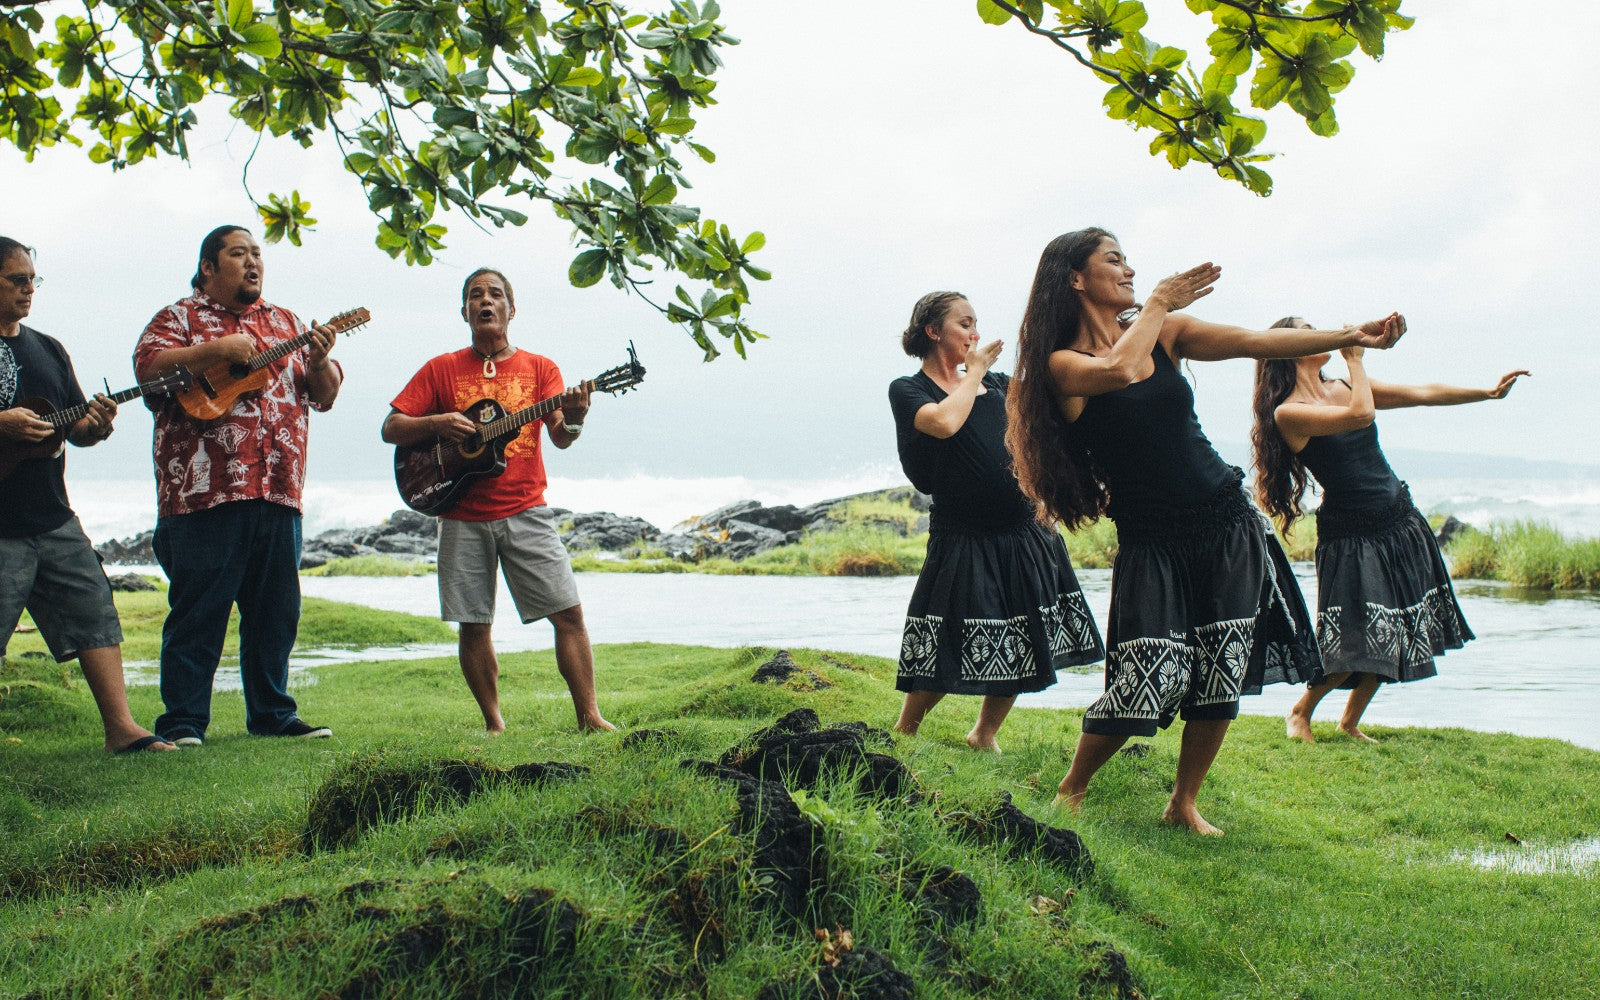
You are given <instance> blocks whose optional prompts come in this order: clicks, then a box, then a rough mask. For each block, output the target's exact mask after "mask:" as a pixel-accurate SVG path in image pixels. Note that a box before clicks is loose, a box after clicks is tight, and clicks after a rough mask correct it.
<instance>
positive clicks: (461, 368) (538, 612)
mask: <svg viewBox="0 0 1600 1000" xmlns="http://www.w3.org/2000/svg"><path fill="white" fill-rule="evenodd" d="M516 314H517V308H516V300H515V299H514V298H513V296H512V292H511V283H510V282H509V281H507V280H506V277H505V275H503V274H501V273H500V272H499V271H496V270H493V269H491V268H486V267H485V268H479V269H478V270H476V271H474V272H472V274H470V275H468V276H467V281H466V284H465V285H463V286H462V289H461V317H462V318H463V319H465V320H466V321H467V325H468V326H469V327H471V328H472V344H471V346H470V347H467V348H466V349H464V350H459V351H452V352H450V353H448V354H441V355H439V356H438V357H436V358H434V359H432V360H431V361H429V362H428V363H427V364H425V365H423V366H422V368H421V370H420V371H418V372H417V373H416V374H415V375H413V376H412V377H411V381H410V382H408V383H406V387H405V388H404V389H402V390H401V391H400V395H398V396H396V397H395V398H394V399H393V401H392V402H391V403H390V405H391V406H393V407H394V409H393V410H392V411H390V413H389V416H388V418H387V419H385V420H384V422H383V439H384V440H385V441H387V442H389V443H390V444H395V445H419V444H431V443H433V442H435V441H445V442H449V443H452V444H453V443H456V442H459V441H462V440H464V439H465V438H466V437H467V436H469V435H471V434H472V433H473V432H474V431H476V430H477V425H476V424H475V423H474V422H473V420H472V419H471V418H469V417H468V416H467V415H466V414H465V413H463V412H462V411H464V410H468V409H469V408H471V407H472V405H473V404H474V403H476V402H478V401H479V400H483V399H493V400H495V401H497V402H498V403H499V404H500V405H501V406H502V407H503V408H504V409H505V410H506V411H507V412H514V411H516V410H521V409H524V408H526V407H528V406H531V405H532V404H534V403H538V402H540V401H541V400H545V399H549V398H550V397H552V396H556V395H560V396H561V406H560V408H559V409H557V410H555V411H553V412H551V413H550V414H549V415H548V416H546V417H545V418H544V420H543V424H544V426H545V428H546V430H547V431H548V433H549V435H550V443H551V444H553V445H555V446H556V447H557V448H569V447H571V446H572V442H574V441H576V440H577V439H578V435H579V434H580V433H581V432H582V431H583V418H584V415H585V414H587V413H588V412H589V392H588V390H587V389H584V388H581V387H580V388H577V389H568V390H565V391H563V389H562V386H561V371H560V369H558V368H557V367H556V365H555V362H553V361H551V360H550V359H549V358H545V357H540V356H539V355H537V354H531V353H529V352H527V351H521V350H518V349H517V348H515V347H513V346H511V344H510V343H509V341H508V333H509V328H510V325H511V319H512V317H514V316H516ZM505 461H506V468H505V471H504V472H502V473H501V474H500V475H498V476H485V477H481V478H479V479H477V480H476V481H475V482H473V483H472V484H471V485H470V486H468V487H467V490H466V492H465V493H464V494H463V495H462V496H461V498H460V499H459V500H458V501H457V502H456V504H455V505H454V506H453V507H451V508H450V509H449V510H448V511H446V512H445V513H444V515H442V517H441V519H440V522H439V608H440V617H442V618H443V619H444V620H445V621H453V622H458V623H460V626H461V632H460V637H459V643H460V655H461V672H462V674H463V675H465V676H466V679H467V687H468V688H470V689H471V690H472V696H473V698H475V699H477V702H478V708H479V709H480V710H482V712H483V723H484V726H485V727H486V728H487V729H488V730H489V732H491V733H498V732H502V731H504V730H505V728H506V724H505V720H504V719H503V718H501V715H500V689H499V677H500V662H499V660H498V659H497V658H496V657H495V652H494V642H493V639H492V637H491V634H490V629H491V626H492V625H493V622H494V601H495V570H496V568H497V567H498V568H499V569H500V570H501V571H503V573H504V575H505V579H506V585H507V587H509V588H510V590H511V596H512V599H513V600H514V601H515V602H516V606H517V613H518V615H520V616H521V618H522V621H523V623H524V624H526V623H528V622H534V621H538V620H539V619H540V618H548V619H549V620H550V624H551V625H552V626H554V627H555V635H556V666H557V667H558V668H559V669H560V670H561V676H562V678H563V679H565V680H566V682H567V690H568V691H569V692H570V693H571V695H572V705H573V708H574V709H575V710H576V711H577V714H578V728H579V729H613V728H615V727H613V726H612V725H611V723H609V722H607V721H606V720H605V719H604V718H603V717H602V716H601V715H600V707H599V705H598V703H597V702H596V701H595V691H594V653H593V652H592V650H591V649H590V647H589V632H588V629H586V628H585V627H584V624H583V606H582V605H581V604H579V603H578V586H577V581H576V580H575V579H574V578H573V576H572V563H571V561H570V560H569V559H568V558H567V550H566V548H565V547H564V546H563V545H562V544H561V536H560V534H559V533H558V532H557V531H556V526H555V519H554V517H553V516H552V515H551V514H550V508H549V507H547V506H546V505H545V501H544V488H545V484H546V480H545V474H544V458H543V454H542V450H541V440H540V437H539V424H538V423H534V424H532V425H531V427H530V428H525V429H524V430H523V431H521V432H520V433H518V434H517V436H516V437H515V438H513V439H512V440H511V441H509V442H508V443H507V444H506V448H505Z"/></svg>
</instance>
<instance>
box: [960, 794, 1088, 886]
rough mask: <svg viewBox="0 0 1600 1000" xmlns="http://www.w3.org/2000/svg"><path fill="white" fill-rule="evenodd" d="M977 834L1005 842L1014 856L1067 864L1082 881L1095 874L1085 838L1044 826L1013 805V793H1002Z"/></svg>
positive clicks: (977, 828) (1047, 825)
mask: <svg viewBox="0 0 1600 1000" xmlns="http://www.w3.org/2000/svg"><path fill="white" fill-rule="evenodd" d="M976 832H978V833H980V834H981V835H983V836H985V837H986V838H988V839H990V840H994V841H997V842H1004V843H1006V844H1007V845H1009V847H1010V849H1011V851H1012V852H1013V853H1015V854H1030V853H1037V854H1038V855H1039V856H1041V857H1045V858H1049V859H1050V860H1052V861H1057V862H1059V863H1061V864H1062V865H1065V866H1066V867H1067V868H1068V869H1069V870H1070V871H1071V872H1072V873H1073V875H1074V876H1075V877H1076V878H1077V879H1079V880H1080V881H1081V880H1083V879H1087V878H1088V877H1089V876H1090V875H1092V874H1093V873H1094V861H1093V860H1092V859H1091V858H1090V857H1089V848H1088V847H1087V846H1085V845H1084V843H1083V839H1082V838H1081V837H1079V836H1078V835H1077V834H1076V833H1075V832H1073V831H1072V830H1067V829H1064V828H1062V827H1059V826H1051V825H1050V824H1048V823H1041V822H1039V821H1038V820H1036V819H1034V818H1033V817H1032V816H1029V815H1028V814H1027V813H1024V812H1023V811H1022V810H1021V809H1018V808H1017V807H1016V806H1015V805H1013V804H1012V802H1011V793H1010V792H1001V793H1000V804H999V805H997V806H995V808H994V809H992V810H990V812H989V814H988V815H987V816H985V817H984V818H983V819H982V820H980V821H979V823H978V825H977V827H976Z"/></svg>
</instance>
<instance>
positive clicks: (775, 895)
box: [683, 760, 826, 918]
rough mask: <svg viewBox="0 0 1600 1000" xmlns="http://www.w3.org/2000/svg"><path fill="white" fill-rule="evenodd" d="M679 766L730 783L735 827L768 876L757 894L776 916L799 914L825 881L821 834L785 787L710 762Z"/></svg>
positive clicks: (693, 762)
mask: <svg viewBox="0 0 1600 1000" xmlns="http://www.w3.org/2000/svg"><path fill="white" fill-rule="evenodd" d="M683 766H684V767H685V768H688V769H690V770H693V771H694V772H695V773H697V774H702V775H705V776H707V777H711V778H720V779H722V780H724V781H730V782H732V783H733V785H734V788H735V789H736V793H737V796H738V801H739V820H738V823H737V829H738V831H739V832H740V833H741V834H750V835H752V836H753V837H754V839H755V845H756V851H755V866H756V868H757V869H759V870H760V871H762V872H763V873H766V874H768V875H770V876H771V881H770V882H768V883H767V884H766V885H764V886H762V887H761V888H760V889H758V890H757V891H758V892H759V893H760V894H761V895H762V896H763V897H765V899H766V901H767V905H769V906H770V907H771V908H773V909H775V910H777V911H778V912H780V913H783V914H786V915H788V916H790V917H796V918H798V917H800V916H802V915H803V914H804V913H805V912H806V907H807V901H808V900H809V898H810V895H811V890H812V888H813V886H814V885H817V884H819V883H820V882H821V881H822V880H823V878H824V877H825V872H826V860H825V858H824V857H823V854H822V843H821V839H822V838H821V836H820V834H819V833H818V831H817V829H816V828H815V827H814V826H812V824H811V821H810V820H808V819H806V817H805V815H804V814H803V813H801V812H800V807H799V806H797V805H795V802H794V799H793V798H791V797H790V795H789V791H788V789H786V788H784V787H783V785H782V784H780V783H779V782H776V781H763V780H761V779H759V778H755V777H752V776H750V775H749V774H746V773H745V772H743V771H739V770H735V769H734V768H731V767H724V766H722V765H721V764H713V763H711V762H710V761H704V760H686V761H684V762H683Z"/></svg>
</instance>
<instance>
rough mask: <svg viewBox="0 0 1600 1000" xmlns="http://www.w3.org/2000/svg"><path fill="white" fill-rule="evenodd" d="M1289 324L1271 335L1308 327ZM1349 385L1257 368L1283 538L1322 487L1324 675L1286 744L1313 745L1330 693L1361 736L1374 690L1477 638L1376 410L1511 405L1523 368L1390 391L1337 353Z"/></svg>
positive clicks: (1258, 421)
mask: <svg viewBox="0 0 1600 1000" xmlns="http://www.w3.org/2000/svg"><path fill="white" fill-rule="evenodd" d="M1309 325H1310V324H1308V323H1306V322H1305V320H1302V319H1300V318H1298V317H1289V318H1287V319H1282V320H1279V321H1278V322H1277V323H1274V324H1273V326H1274V327H1275V328H1283V329H1308V328H1309ZM1340 354H1342V355H1343V356H1344V360H1345V364H1346V366H1347V367H1348V368H1349V371H1350V378H1349V379H1348V380H1345V379H1330V378H1327V377H1326V376H1324V375H1323V374H1322V366H1323V365H1325V364H1327V363H1328V360H1329V355H1327V354H1313V355H1309V356H1307V357H1303V358H1300V359H1299V360H1297V361H1287V360H1271V361H1261V362H1258V363H1257V365H1256V391H1255V429H1254V430H1253V431H1252V433H1251V439H1252V442H1253V444H1254V446H1255V461H1256V493H1257V496H1258V497H1259V498H1260V501H1261V506H1262V507H1263V508H1265V509H1266V511H1267V513H1269V514H1271V515H1272V517H1273V518H1274V519H1276V520H1277V522H1278V524H1279V526H1280V527H1282V528H1284V529H1285V530H1287V529H1288V528H1289V526H1290V525H1291V524H1293V523H1294V521H1295V519H1296V518H1298V517H1299V516H1300V515H1301V513H1302V511H1301V507H1300V502H1301V499H1302V497H1303V496H1304V495H1305V489H1306V474H1307V473H1308V472H1309V473H1310V474H1311V475H1312V476H1314V477H1315V478H1316V481H1317V484H1318V485H1319V486H1320V487H1321V488H1322V505H1321V506H1320V507H1319V508H1318V509H1317V644H1318V646H1320V647H1321V650H1322V661H1323V671H1324V673H1323V674H1322V676H1319V677H1317V678H1316V679H1314V680H1313V681H1312V682H1311V684H1310V685H1309V686H1308V687H1307V688H1306V693H1305V695H1304V696H1303V697H1301V699H1300V700H1299V701H1298V702H1297V703H1296V704H1295V706H1294V708H1293V709H1291V710H1290V711H1289V715H1288V717H1287V719H1286V723H1287V728H1288V732H1289V735H1290V736H1291V737H1294V738H1295V739H1299V740H1304V741H1305V742H1307V743H1314V742H1316V741H1315V739H1314V738H1313V737H1312V735H1311V713H1312V712H1314V711H1316V708H1317V703H1318V702H1320V701H1321V700H1322V699H1323V697H1324V696H1325V695H1326V694H1327V693H1328V692H1329V691H1332V690H1333V689H1334V688H1337V687H1346V688H1351V689H1352V690H1351V692H1350V698H1349V700H1348V701H1347V702H1346V703H1345V708H1344V715H1343V716H1342V717H1341V718H1340V720H1339V728H1340V729H1341V730H1343V731H1344V732H1346V733H1348V734H1349V735H1350V736H1353V737H1355V738H1356V739H1358V740H1366V741H1368V742H1376V741H1375V740H1373V739H1372V738H1371V737H1370V736H1368V735H1366V734H1365V733H1363V732H1362V731H1361V729H1360V722H1361V714H1362V712H1364V711H1366V708H1367V704H1368V703H1369V702H1371V701H1372V696H1373V695H1374V694H1375V693H1376V692H1377V690H1378V685H1380V684H1389V683H1394V682H1405V681H1415V680H1421V679H1422V678H1424V677H1432V676H1434V674H1435V673H1437V670H1436V669H1435V667H1434V663H1433V659H1434V657H1436V656H1439V655H1442V654H1443V653H1444V652H1445V650H1447V649H1460V648H1461V647H1462V645H1463V644H1464V643H1466V642H1467V641H1468V640H1470V639H1472V638H1473V635H1472V630H1471V629H1470V628H1468V627H1467V623H1466V620H1465V619H1464V618H1463V617H1462V615H1461V606H1460V605H1459V604H1457V603H1456V595H1455V590H1454V589H1453V588H1452V587H1451V586H1450V574H1449V572H1448V571H1447V570H1446V569H1445V565H1444V558H1443V557H1442V556H1441V555H1440V554H1439V543H1438V542H1436V541H1435V540H1434V537H1433V531H1432V529H1430V528H1429V527H1428V522H1427V521H1426V520H1424V519H1423V517H1422V515H1421V514H1420V513H1419V512H1418V511H1417V508H1416V507H1415V506H1414V505H1413V504H1412V502H1411V491H1410V490H1408V489H1407V488H1406V484H1405V483H1403V482H1401V481H1400V480H1399V478H1397V477H1396V476H1395V474H1394V470H1393V469H1391V468H1390V467H1389V461H1388V459H1386V458H1385V457H1384V455H1383V449H1381V448H1380V447H1379V446H1378V428H1377V425H1376V424H1374V423H1373V414H1374V411H1375V410H1392V409H1398V408H1399V407H1403V406H1450V405H1454V404H1457V403H1474V402H1478V401H1479V400H1485V399H1504V398H1505V396H1506V394H1507V393H1509V392H1510V391H1511V387H1512V386H1513V385H1515V384H1516V382H1517V379H1518V378H1520V377H1521V376H1523V375H1527V374H1528V372H1526V371H1514V372H1509V373H1507V374H1506V375H1504V376H1502V377H1501V379H1500V381H1499V383H1498V384H1497V385H1495V386H1494V388H1492V389H1463V388H1457V387H1455V386H1448V385H1386V384H1384V383H1381V382H1373V381H1371V380H1370V379H1369V378H1368V377H1367V372H1366V368H1365V367H1364V366H1363V364H1362V360H1361V354H1362V350H1361V348H1360V347H1359V346H1352V347H1346V348H1344V349H1343V350H1341V351H1340Z"/></svg>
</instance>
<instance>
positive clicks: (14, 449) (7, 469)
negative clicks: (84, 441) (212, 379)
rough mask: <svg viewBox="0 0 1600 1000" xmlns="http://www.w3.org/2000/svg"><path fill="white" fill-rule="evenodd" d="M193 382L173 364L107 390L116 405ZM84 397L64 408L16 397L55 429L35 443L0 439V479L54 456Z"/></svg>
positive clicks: (178, 389)
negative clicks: (118, 388) (149, 376)
mask: <svg viewBox="0 0 1600 1000" xmlns="http://www.w3.org/2000/svg"><path fill="white" fill-rule="evenodd" d="M192 385H194V376H193V375H191V374H189V369H187V368H174V369H172V370H171V371H169V372H166V373H165V374H162V375H157V376H156V377H154V378H152V379H149V380H148V381H145V382H140V383H139V384H138V385H136V386H134V387H133V388H131V389H124V390H122V391H121V392H114V393H111V394H110V398H111V401H112V402H113V403H117V404H118V405H120V404H122V403H126V402H127V401H128V400H130V399H137V398H138V397H140V396H164V395H170V394H171V393H174V392H182V391H183V390H185V389H187V388H189V387H190V386H192ZM90 402H91V401H88V400H86V401H84V402H82V403H79V404H78V405H77V406H69V407H67V408H66V409H65V410H57V409H56V408H55V407H54V406H52V405H51V404H50V403H49V401H47V400H44V399H39V398H37V397H35V398H33V399H19V400H17V403H16V405H17V406H24V407H27V408H28V409H30V410H32V411H33V412H34V413H37V414H38V415H39V419H40V420H43V421H44V422H45V423H47V424H49V425H50V426H51V427H54V428H55V430H54V431H53V432H52V433H51V434H50V436H49V437H47V438H45V439H44V440H43V441H39V442H36V443H34V444H22V443H20V442H16V441H0V480H5V479H7V478H9V477H10V476H11V474H12V473H13V472H15V471H17V466H18V465H20V464H21V463H23V462H25V461H27V460H28V459H30V458H54V457H56V456H57V455H59V454H60V453H61V449H62V448H64V447H66V443H67V431H69V430H71V429H72V425H73V424H75V423H77V422H78V421H79V420H82V419H83V415H84V414H85V413H88V412H89V403H90Z"/></svg>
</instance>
